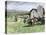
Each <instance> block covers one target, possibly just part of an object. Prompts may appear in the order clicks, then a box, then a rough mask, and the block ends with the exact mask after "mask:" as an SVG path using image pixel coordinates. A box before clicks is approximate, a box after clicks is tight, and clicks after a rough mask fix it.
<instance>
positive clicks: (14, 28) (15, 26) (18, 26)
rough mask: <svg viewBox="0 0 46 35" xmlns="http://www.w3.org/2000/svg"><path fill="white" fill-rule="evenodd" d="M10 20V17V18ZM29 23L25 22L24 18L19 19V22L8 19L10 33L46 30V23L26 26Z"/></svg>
mask: <svg viewBox="0 0 46 35" xmlns="http://www.w3.org/2000/svg"><path fill="white" fill-rule="evenodd" d="M8 20H9V19H8ZM26 25H28V24H26V23H23V19H19V20H18V21H17V22H13V20H10V21H7V32H8V33H31V32H44V29H45V28H44V25H34V26H30V27H24V26H26Z"/></svg>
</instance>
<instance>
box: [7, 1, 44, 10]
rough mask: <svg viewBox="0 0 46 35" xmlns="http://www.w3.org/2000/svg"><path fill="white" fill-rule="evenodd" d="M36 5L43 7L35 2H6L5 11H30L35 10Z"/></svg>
mask: <svg viewBox="0 0 46 35" xmlns="http://www.w3.org/2000/svg"><path fill="white" fill-rule="evenodd" d="M38 5H43V4H41V3H35V2H19V1H8V2H7V10H23V11H30V10H31V9H32V8H35V9H37V7H38Z"/></svg>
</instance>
